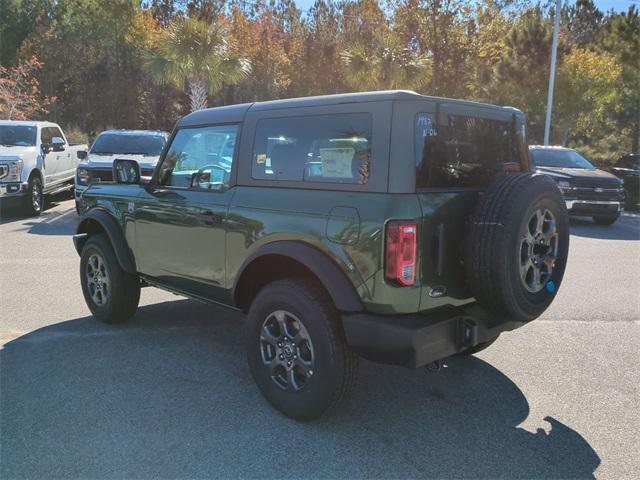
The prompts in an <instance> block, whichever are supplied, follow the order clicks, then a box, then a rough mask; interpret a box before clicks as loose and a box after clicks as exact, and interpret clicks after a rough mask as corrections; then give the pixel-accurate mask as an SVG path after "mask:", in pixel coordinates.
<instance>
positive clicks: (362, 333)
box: [342, 304, 526, 368]
mask: <svg viewBox="0 0 640 480" xmlns="http://www.w3.org/2000/svg"><path fill="white" fill-rule="evenodd" d="M342 324H343V326H344V330H345V334H346V337H347V343H348V344H349V346H350V347H351V348H352V349H353V350H354V351H355V352H356V353H357V354H358V355H360V356H362V357H364V358H366V359H367V360H371V361H374V362H380V363H387V364H392V365H402V366H406V367H411V368H416V367H421V366H424V365H427V364H428V363H431V362H434V361H436V360H442V359H443V358H447V357H450V356H452V355H455V354H456V353H459V352H462V351H464V350H466V349H468V348H471V347H473V346H475V345H477V344H478V343H482V342H486V341H488V340H491V339H493V338H495V337H496V336H498V335H499V334H500V333H502V332H506V331H509V330H514V329H516V328H519V327H521V326H523V325H525V324H526V323H523V322H514V321H511V320H506V319H502V320H500V319H496V318H494V317H491V316H489V315H488V314H487V313H486V312H485V311H484V310H483V309H481V308H480V307H479V306H478V305H477V304H472V305H469V306H464V307H457V308H454V309H447V310H442V311H438V312H434V313H430V314H427V315H418V314H415V315H375V314H370V313H355V314H343V316H342Z"/></svg>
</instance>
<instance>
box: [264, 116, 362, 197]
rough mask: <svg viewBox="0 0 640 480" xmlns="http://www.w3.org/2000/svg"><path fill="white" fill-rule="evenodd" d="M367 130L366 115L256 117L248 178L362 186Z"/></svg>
mask: <svg viewBox="0 0 640 480" xmlns="http://www.w3.org/2000/svg"><path fill="white" fill-rule="evenodd" d="M371 131H372V119H371V115H370V114H368V113H353V114H341V115H317V116H306V117H286V118H270V119H264V120H260V121H259V122H258V125H257V127H256V136H255V140H254V144H253V158H252V167H251V176H252V177H253V178H255V179H257V180H288V181H298V182H301V181H304V182H329V183H351V184H366V183H367V182H368V180H369V174H370V170H371Z"/></svg>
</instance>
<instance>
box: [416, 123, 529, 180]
mask: <svg viewBox="0 0 640 480" xmlns="http://www.w3.org/2000/svg"><path fill="white" fill-rule="evenodd" d="M435 123H436V122H435V118H434V116H433V115H432V114H423V113H420V114H418V115H417V116H416V125H415V135H416V187H417V188H442V187H484V186H486V185H488V184H489V182H490V181H491V180H492V178H493V177H494V175H495V173H496V171H498V170H499V169H500V167H501V165H503V164H505V163H510V162H517V161H518V154H517V148H516V141H515V131H514V125H513V124H512V122H508V121H500V120H493V119H487V118H481V117H470V116H462V115H449V117H448V125H446V126H440V127H439V128H438V127H436V126H435Z"/></svg>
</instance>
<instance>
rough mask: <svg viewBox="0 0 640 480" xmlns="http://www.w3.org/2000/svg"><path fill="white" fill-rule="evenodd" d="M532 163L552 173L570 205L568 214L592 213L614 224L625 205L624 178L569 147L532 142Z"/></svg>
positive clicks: (602, 222) (604, 222) (596, 218)
mask: <svg viewBox="0 0 640 480" xmlns="http://www.w3.org/2000/svg"><path fill="white" fill-rule="evenodd" d="M529 156H530V158H531V165H532V167H533V168H535V170H536V171H538V172H540V173H544V174H545V175H549V176H550V177H552V178H553V179H554V180H555V181H556V183H557V184H558V186H559V187H560V190H562V194H563V195H564V199H565V202H566V205H567V211H568V212H569V215H575V216H589V217H592V218H593V221H594V222H596V223H597V224H599V225H611V224H613V223H614V222H615V221H616V220H617V219H618V216H619V215H620V212H621V211H622V207H623V205H624V189H623V187H622V181H621V180H620V179H618V178H616V176H615V175H612V174H611V173H608V172H605V171H604V170H600V169H598V168H596V167H594V166H593V165H592V164H591V163H590V162H589V161H588V160H587V159H586V158H584V157H583V156H582V155H580V153H578V152H577V151H575V150H572V149H570V148H565V147H554V146H540V145H532V146H530V147H529Z"/></svg>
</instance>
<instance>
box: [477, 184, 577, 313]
mask: <svg viewBox="0 0 640 480" xmlns="http://www.w3.org/2000/svg"><path fill="white" fill-rule="evenodd" d="M469 233H470V234H469V237H468V238H469V243H468V245H467V259H466V262H465V263H466V268H467V274H468V278H469V283H470V287H471V290H472V293H473V295H474V297H475V298H476V300H477V301H478V303H479V304H480V305H482V306H483V307H484V308H485V309H486V310H488V311H490V312H492V313H493V314H497V315H499V316H504V317H508V318H510V319H513V320H517V321H522V322H524V321H529V320H533V319H534V318H536V317H538V316H540V315H541V314H542V312H544V311H545V310H546V308H547V307H548V306H549V305H550V304H551V302H552V301H553V298H554V297H555V295H556V293H557V291H558V287H559V286H560V284H561V282H562V277H563V275H564V270H565V267H566V263H567V254H568V251H569V220H568V216H567V211H566V208H565V205H564V200H563V198H562V194H561V192H560V190H559V189H558V187H557V185H556V183H555V182H554V181H553V180H552V179H551V178H549V177H548V176H545V175H539V174H532V173H518V174H508V175H505V176H502V177H500V178H498V179H496V180H495V181H494V183H493V184H492V185H491V186H490V187H489V188H488V189H487V191H486V193H485V195H484V199H483V201H482V202H481V204H480V205H479V207H478V209H477V210H476V212H475V213H474V215H473V218H472V221H471V226H470V232H469Z"/></svg>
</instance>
